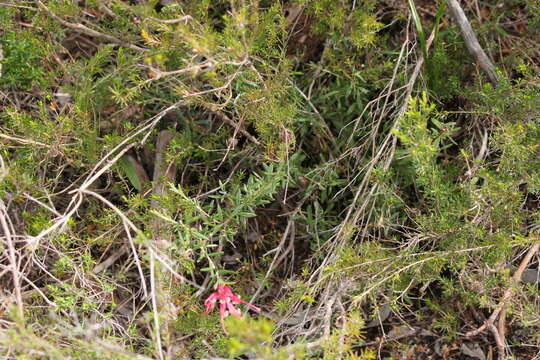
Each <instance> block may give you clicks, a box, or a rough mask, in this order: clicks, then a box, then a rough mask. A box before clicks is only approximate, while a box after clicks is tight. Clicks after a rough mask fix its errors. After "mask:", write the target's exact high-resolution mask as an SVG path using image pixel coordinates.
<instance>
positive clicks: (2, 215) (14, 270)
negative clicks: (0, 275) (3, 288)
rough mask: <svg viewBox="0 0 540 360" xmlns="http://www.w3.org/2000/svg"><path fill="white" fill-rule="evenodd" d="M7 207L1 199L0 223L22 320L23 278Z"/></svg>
mask: <svg viewBox="0 0 540 360" xmlns="http://www.w3.org/2000/svg"><path fill="white" fill-rule="evenodd" d="M7 215H8V214H7V209H6V207H5V205H4V202H3V201H2V200H0V224H1V226H2V230H3V231H4V236H5V237H6V242H7V247H8V259H9V265H10V268H11V274H12V277H13V289H14V290H15V300H16V301H17V310H18V312H19V314H18V315H19V319H20V321H23V320H24V307H23V300H22V294H21V280H20V279H19V269H18V266H17V256H16V251H15V245H14V244H13V239H12V237H11V230H10V228H9V225H8V222H7V220H6V217H7Z"/></svg>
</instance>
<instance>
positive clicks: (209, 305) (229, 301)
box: [204, 285, 261, 335]
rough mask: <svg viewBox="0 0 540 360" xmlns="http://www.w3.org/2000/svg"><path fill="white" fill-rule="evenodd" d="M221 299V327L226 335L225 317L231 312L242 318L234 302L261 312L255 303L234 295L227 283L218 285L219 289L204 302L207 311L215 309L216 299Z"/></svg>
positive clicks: (208, 312)
mask: <svg viewBox="0 0 540 360" xmlns="http://www.w3.org/2000/svg"><path fill="white" fill-rule="evenodd" d="M218 300H219V318H220V321H221V327H222V328H223V332H225V335H228V333H227V330H225V325H224V324H223V319H225V318H226V317H227V316H229V314H232V315H234V316H236V317H237V318H240V316H241V313H240V310H239V309H237V308H236V307H235V306H234V304H244V305H247V306H249V307H250V308H252V309H253V310H255V311H257V312H260V311H261V309H260V308H259V307H257V306H255V305H253V304H250V303H248V302H247V301H244V300H242V299H240V298H239V297H238V296H236V295H234V294H233V292H232V290H231V288H230V287H229V286H227V285H218V288H217V291H216V292H214V293H212V294H211V295H210V296H209V297H208V298H207V299H206V300H205V302H204V306H206V311H205V312H206V313H207V314H210V313H211V312H212V310H213V309H214V305H215V303H216V301H218Z"/></svg>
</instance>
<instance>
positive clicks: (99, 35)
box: [36, 0, 148, 51]
mask: <svg viewBox="0 0 540 360" xmlns="http://www.w3.org/2000/svg"><path fill="white" fill-rule="evenodd" d="M36 2H37V4H38V6H39V7H40V8H41V9H42V10H43V11H45V12H46V13H47V14H48V15H49V16H50V17H52V18H53V19H55V20H56V21H58V22H59V23H60V24H62V25H64V26H66V27H68V28H70V29H73V30H75V31H77V32H80V33H83V34H86V35H88V36H91V37H95V38H99V39H103V40H106V41H109V42H112V43H114V44H116V45H120V46H122V47H125V48H128V49H132V50H137V51H148V49H145V48H142V47H140V46H137V45H133V44H130V43H128V42H127V41H124V40H120V39H118V38H115V37H114V36H112V35H109V34H103V33H100V32H99V31H96V30H93V29H90V28H89V27H87V26H84V25H83V24H73V23H70V22H68V21H66V20H64V19H62V18H61V17H60V16H58V15H56V14H55V13H54V12H52V11H51V9H49V8H48V7H47V6H45V4H43V2H41V0H36Z"/></svg>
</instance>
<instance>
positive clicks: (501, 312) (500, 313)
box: [465, 239, 540, 360]
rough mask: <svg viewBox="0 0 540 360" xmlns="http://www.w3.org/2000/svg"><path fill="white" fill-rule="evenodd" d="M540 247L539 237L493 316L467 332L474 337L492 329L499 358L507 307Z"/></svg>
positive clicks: (502, 345) (467, 335) (502, 348)
mask: <svg viewBox="0 0 540 360" xmlns="http://www.w3.org/2000/svg"><path fill="white" fill-rule="evenodd" d="M539 249H540V242H539V241H538V239H536V243H535V244H534V245H533V246H531V248H530V249H529V251H527V254H526V255H525V257H524V258H523V260H521V263H520V264H519V267H518V268H517V270H516V271H515V272H514V275H513V276H512V283H511V285H510V286H509V287H508V288H507V289H506V291H505V292H504V294H503V297H502V299H501V301H500V302H499V304H498V305H497V308H496V309H495V310H494V311H493V313H491V316H490V317H489V318H488V319H487V320H486V321H485V322H484V324H483V325H482V326H480V327H479V328H478V329H476V330H472V331H469V332H468V333H467V334H465V336H466V337H473V336H476V335H478V334H480V333H482V332H483V331H484V330H486V329H488V330H489V331H491V333H492V334H493V337H494V338H495V341H496V342H497V350H498V351H499V359H501V360H502V359H504V347H505V339H506V330H505V326H506V325H505V321H506V307H507V305H508V302H509V301H510V299H511V298H512V296H514V287H515V286H516V285H517V284H518V283H519V282H520V281H521V276H522V275H523V271H525V269H526V268H527V266H528V265H529V263H530V262H531V259H532V257H533V256H534V255H535V254H536V253H537V252H538V250H539ZM497 319H498V324H497V327H496V326H495V321H496V320H497Z"/></svg>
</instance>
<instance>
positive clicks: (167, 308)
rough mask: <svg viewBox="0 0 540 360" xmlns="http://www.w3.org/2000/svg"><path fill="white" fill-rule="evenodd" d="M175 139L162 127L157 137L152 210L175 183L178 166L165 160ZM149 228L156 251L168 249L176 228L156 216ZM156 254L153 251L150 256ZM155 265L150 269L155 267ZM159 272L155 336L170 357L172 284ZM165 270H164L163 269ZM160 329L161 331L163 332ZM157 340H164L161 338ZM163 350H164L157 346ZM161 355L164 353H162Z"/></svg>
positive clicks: (152, 256) (173, 312)
mask: <svg viewBox="0 0 540 360" xmlns="http://www.w3.org/2000/svg"><path fill="white" fill-rule="evenodd" d="M172 139H173V134H172V133H171V132H170V131H167V130H163V131H161V132H160V133H159V134H158V136H157V141H156V158H155V163H154V174H153V181H154V188H153V190H152V195H153V198H152V200H151V201H150V209H152V210H154V211H159V210H160V207H161V206H160V203H159V199H160V198H161V197H163V196H164V195H166V193H167V186H168V184H169V183H173V182H174V179H175V177H176V166H175V165H174V162H171V163H168V162H167V159H166V152H167V146H168V145H169V143H170V142H171V140H172ZM150 229H151V231H152V238H153V242H154V245H155V248H156V251H159V250H161V251H163V252H166V251H167V250H168V249H167V248H168V247H170V245H171V242H172V236H173V231H172V229H171V226H170V225H169V224H168V223H166V222H165V221H164V220H163V219H161V218H159V217H157V216H154V217H152V219H151V220H150ZM154 257H155V255H154V254H153V253H152V254H151V259H153V258H154ZM154 267H155V265H154V266H152V269H151V270H154ZM156 270H158V271H159V273H160V275H159V276H158V277H157V278H155V279H154V278H153V279H152V281H155V295H156V307H157V309H156V310H157V313H158V314H159V319H160V320H161V324H157V325H158V326H159V329H157V328H156V332H157V333H156V337H161V336H162V337H163V340H164V345H165V348H166V349H167V355H168V356H167V357H168V358H171V351H172V347H171V340H172V339H171V335H170V332H169V321H171V320H172V319H173V318H174V316H175V308H174V305H173V303H172V299H171V294H170V286H171V280H172V279H171V276H169V273H168V272H167V271H165V270H166V269H156ZM162 270H163V271H162ZM160 332H161V334H160ZM158 342H161V339H159V341H158ZM158 351H159V352H161V349H158ZM160 355H161V353H160Z"/></svg>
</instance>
